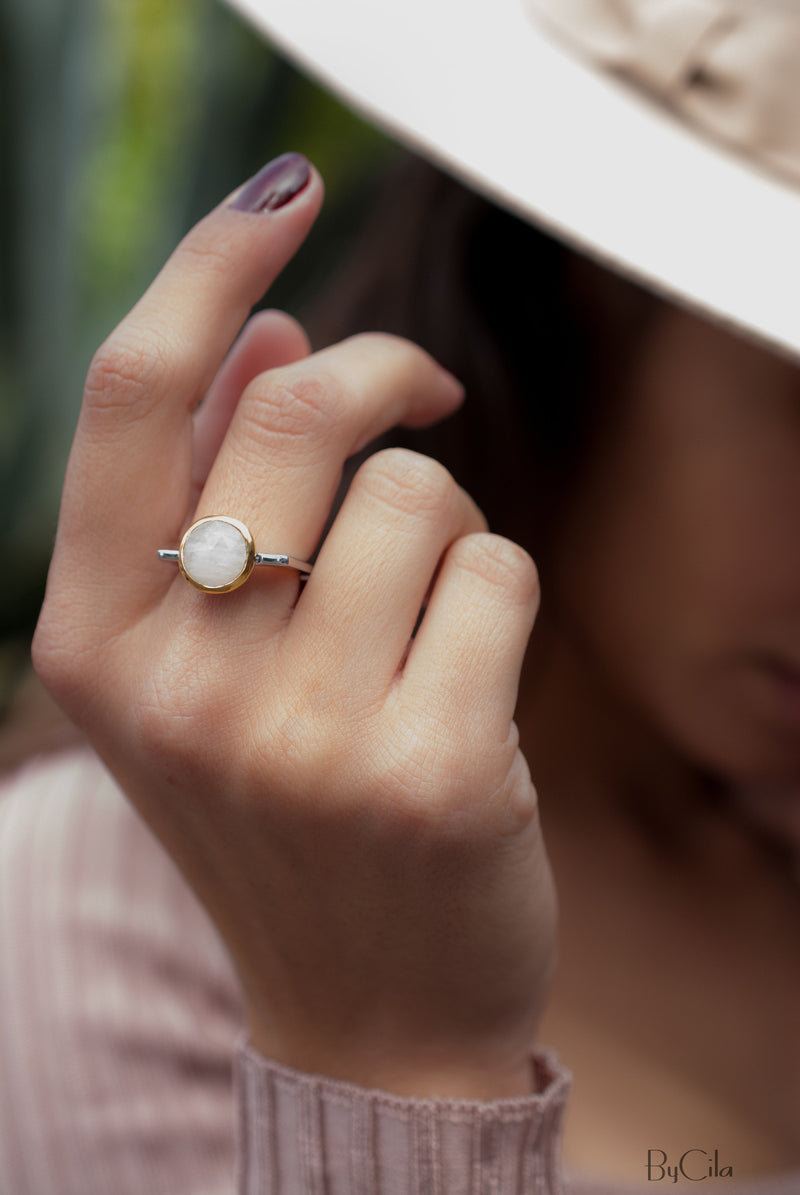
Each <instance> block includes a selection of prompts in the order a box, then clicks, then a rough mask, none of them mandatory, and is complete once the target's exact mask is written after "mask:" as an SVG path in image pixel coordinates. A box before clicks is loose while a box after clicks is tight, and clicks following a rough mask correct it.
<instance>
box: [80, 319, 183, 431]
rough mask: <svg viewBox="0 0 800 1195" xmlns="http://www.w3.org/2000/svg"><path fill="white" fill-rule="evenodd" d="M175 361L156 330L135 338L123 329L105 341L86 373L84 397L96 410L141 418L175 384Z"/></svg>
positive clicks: (88, 404)
mask: <svg viewBox="0 0 800 1195" xmlns="http://www.w3.org/2000/svg"><path fill="white" fill-rule="evenodd" d="M174 372H175V365H174V362H173V360H172V353H171V349H170V346H169V345H168V344H167V343H166V341H165V340H164V337H163V336H162V335H161V334H160V333H158V332H155V331H152V330H150V331H148V332H147V333H146V334H143V335H140V336H139V337H138V338H137V339H136V340H135V341H134V340H133V338H132V337H130V336H126V335H124V334H121V333H120V332H115V333H112V335H111V336H110V337H109V338H108V339H107V340H106V341H104V343H103V344H102V345H101V346H100V348H99V349H98V350H97V352H96V353H95V355H94V357H93V358H92V361H91V364H90V366H89V372H88V373H87V375H86V384H85V387H84V400H85V403H86V406H87V407H88V408H89V409H90V410H92V411H98V412H101V413H102V412H104V411H112V412H114V413H115V414H119V413H123V414H127V415H129V416H130V417H131V418H134V419H136V418H139V417H141V416H142V415H143V414H145V413H146V412H147V411H148V410H149V409H150V408H151V407H152V406H154V405H155V404H156V403H157V402H158V401H159V399H160V398H161V396H162V395H163V394H164V392H165V391H166V390H167V389H169V387H170V386H171V384H172V379H173V375H174Z"/></svg>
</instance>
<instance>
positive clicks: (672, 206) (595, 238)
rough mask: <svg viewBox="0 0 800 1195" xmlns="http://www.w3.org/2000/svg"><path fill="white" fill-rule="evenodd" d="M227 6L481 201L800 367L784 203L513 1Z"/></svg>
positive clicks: (796, 220) (796, 293)
mask: <svg viewBox="0 0 800 1195" xmlns="http://www.w3.org/2000/svg"><path fill="white" fill-rule="evenodd" d="M229 2H230V3H231V4H232V6H233V7H234V8H236V9H238V10H239V11H240V12H241V13H242V14H243V15H244V16H245V17H246V18H247V19H248V20H250V21H251V22H252V23H253V24H254V25H255V26H256V27H257V28H259V29H260V30H261V31H262V32H263V33H264V34H265V35H266V36H267V38H268V39H269V40H270V41H272V42H274V44H275V45H276V47H277V48H279V49H281V50H282V51H284V52H285V53H286V54H287V55H288V56H289V57H290V58H292V59H293V60H295V61H296V62H297V63H298V64H299V65H300V66H301V67H302V68H304V69H305V70H306V71H308V72H309V73H310V74H311V75H313V76H314V77H316V78H317V79H318V80H319V81H320V82H321V83H323V84H324V85H325V86H326V87H328V88H329V89H330V90H331V91H333V92H335V93H336V94H338V95H339V96H340V97H341V98H342V99H343V100H344V101H345V102H346V103H348V104H350V105H351V106H352V107H354V108H355V109H356V110H357V111H359V112H360V113H362V114H363V115H365V116H366V117H367V118H368V119H370V120H372V121H373V122H375V123H377V124H379V125H380V126H381V127H383V128H384V129H385V130H386V131H387V132H389V133H390V134H391V135H393V136H395V137H397V138H398V139H400V140H401V141H403V142H405V143H406V144H408V145H410V146H411V147H413V148H415V149H417V150H418V151H420V152H421V153H423V154H425V155H426V156H428V157H430V158H432V159H433V160H435V161H437V162H438V163H440V164H441V165H442V166H443V167H444V168H445V169H447V170H448V171H450V172H451V173H453V174H454V175H456V176H458V177H460V178H461V179H462V180H463V181H465V182H466V183H468V184H469V185H471V186H473V187H475V188H476V189H477V190H480V191H482V192H483V193H485V194H487V195H488V196H489V197H490V198H492V199H493V200H495V201H497V202H498V203H500V204H502V205H504V206H506V207H508V208H510V209H511V210H513V211H515V212H516V213H518V214H520V215H522V216H523V217H525V218H526V219H529V220H532V221H533V222H535V223H537V224H539V225H541V226H542V227H543V228H545V229H546V230H548V231H550V232H552V233H553V234H555V235H556V236H559V237H561V238H562V239H564V240H566V241H568V242H569V243H571V244H573V245H574V246H576V247H577V248H579V249H582V250H583V251H585V252H588V253H590V254H592V255H593V256H595V257H597V258H598V259H599V260H601V261H603V262H604V263H606V264H608V265H610V266H611V267H612V268H616V269H618V270H621V271H622V272H623V273H625V274H628V275H630V276H632V277H633V278H635V279H636V280H638V281H640V282H642V283H644V284H645V285H647V286H649V287H651V288H653V289H654V290H656V291H658V292H659V293H661V294H663V295H665V296H666V297H668V298H672V299H674V300H676V301H678V302H682V303H684V304H686V305H689V306H690V307H691V308H693V309H695V310H697V311H700V312H701V313H703V314H706V315H710V316H712V317H713V318H715V319H717V320H721V321H723V322H725V323H728V324H730V325H732V326H733V327H734V328H735V329H737V330H740V331H744V332H747V333H750V334H751V335H753V336H755V337H756V338H757V339H759V340H761V341H764V342H766V343H767V344H768V345H769V346H771V347H773V348H775V349H777V350H779V351H783V352H786V353H788V354H790V355H791V356H793V357H795V358H800V193H798V191H797V190H796V189H795V188H793V187H792V186H791V185H789V184H788V183H785V182H783V181H782V180H780V179H778V178H773V177H771V176H770V175H769V174H767V173H766V172H765V171H762V170H760V169H757V168H755V167H751V166H750V165H749V163H747V162H746V161H745V160H744V159H741V158H739V157H738V156H737V155H735V154H734V153H729V152H728V151H727V150H726V149H724V148H722V147H719V146H717V145H716V144H714V143H713V142H711V141H709V140H707V139H706V138H704V137H702V136H700V135H698V134H696V133H695V132H694V131H693V130H691V129H689V128H688V127H687V126H685V125H684V124H683V123H682V122H681V121H680V120H678V119H677V118H676V117H673V116H672V115H671V114H670V113H668V112H666V111H664V110H662V109H661V108H660V107H658V106H657V105H656V104H655V103H652V102H650V101H648V100H647V99H645V98H642V97H640V96H639V95H638V93H637V92H636V91H634V90H633V89H632V88H630V87H628V86H627V85H625V84H623V83H620V82H617V81H616V80H614V79H612V78H610V77H608V76H607V75H605V74H604V73H602V72H601V71H599V70H595V69H593V68H592V67H591V66H589V65H586V64H584V63H583V62H582V61H580V60H579V59H578V58H576V57H573V56H572V55H571V54H570V53H569V52H567V51H566V50H565V49H564V48H562V47H561V46H560V45H558V44H557V43H556V42H555V41H553V40H551V38H550V37H549V36H547V35H545V33H544V32H543V30H542V29H540V28H539V27H538V26H537V24H536V23H535V22H534V21H533V20H532V19H531V17H530V16H529V15H528V14H527V13H526V12H525V10H524V7H523V4H522V0H229ZM300 148H302V147H300ZM512 265H513V263H512ZM520 282H521V283H522V284H524V282H525V280H524V279H521V280H520Z"/></svg>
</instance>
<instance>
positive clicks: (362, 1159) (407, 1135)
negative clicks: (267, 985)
mask: <svg viewBox="0 0 800 1195" xmlns="http://www.w3.org/2000/svg"><path fill="white" fill-rule="evenodd" d="M531 1068H532V1077H533V1090H534V1091H535V1092H537V1094H535V1095H529V1096H521V1097H516V1098H514V1099H500V1100H492V1101H490V1102H483V1101H480V1100H461V1099H458V1100H456V1099H453V1100H450V1099H409V1098H406V1097H404V1096H398V1095H391V1094H389V1093H387V1092H380V1091H372V1090H369V1089H367V1088H362V1087H357V1086H355V1085H354V1084H352V1083H346V1082H343V1081H341V1080H338V1079H328V1078H324V1077H322V1076H320V1075H308V1074H302V1073H301V1072H299V1071H296V1070H292V1069H291V1068H290V1067H287V1066H282V1065H280V1064H279V1063H276V1062H272V1061H270V1060H269V1059H267V1058H264V1057H263V1056H262V1055H261V1054H259V1053H258V1052H257V1051H256V1050H254V1049H253V1047H252V1046H251V1045H250V1044H249V1042H248V1038H247V1034H246V1032H244V1031H243V1032H242V1033H241V1034H240V1035H239V1037H238V1039H237V1042H236V1048H235V1054H234V1082H235V1090H236V1100H237V1126H236V1128H237V1141H236V1145H237V1155H236V1164H237V1183H238V1186H237V1190H238V1192H239V1195H456V1193H458V1195H462V1193H464V1192H467V1191H468V1192H470V1195H558V1192H559V1190H560V1187H559V1182H558V1153H559V1144H560V1134H561V1121H562V1115H563V1111H564V1105H565V1102H566V1098H567V1095H568V1093H569V1087H570V1081H571V1076H570V1074H569V1072H568V1071H567V1070H565V1069H564V1068H563V1067H562V1066H561V1065H560V1063H559V1062H558V1060H557V1058H556V1056H555V1054H553V1053H552V1052H550V1051H547V1050H542V1051H539V1050H537V1051H536V1052H535V1053H532V1054H531Z"/></svg>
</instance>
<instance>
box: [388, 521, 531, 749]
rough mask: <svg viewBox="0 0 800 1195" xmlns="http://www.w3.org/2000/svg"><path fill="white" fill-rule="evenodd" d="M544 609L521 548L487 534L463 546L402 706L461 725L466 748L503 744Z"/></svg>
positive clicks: (407, 674) (425, 623) (448, 565)
mask: <svg viewBox="0 0 800 1195" xmlns="http://www.w3.org/2000/svg"><path fill="white" fill-rule="evenodd" d="M538 603H539V582H538V577H537V573H536V567H535V565H534V563H533V561H532V560H531V558H530V556H528V554H527V552H525V551H524V550H523V549H522V548H520V547H518V545H517V544H515V543H512V542H511V540H508V539H505V538H503V537H502V536H499V535H487V534H477V535H467V536H465V537H463V538H462V539H459V540H457V541H456V542H455V543H454V544H453V546H452V547H451V548H450V549H449V551H448V552H447V554H446V556H445V558H444V561H443V563H442V568H441V572H440V573H439V576H438V579H437V581H436V584H435V585H434V588H433V592H432V594H431V597H430V600H429V602H428V607H427V609H426V611H425V615H424V617H423V619H422V623H421V625H420V628H419V631H418V632H417V635H416V637H415V639H414V642H413V644H412V646H411V651H410V653H409V657H408V661H407V663H406V666H405V669H404V671H403V679H402V682H401V693H402V698H401V700H403V701H404V702H411V703H412V705H413V708H416V709H424V710H426V711H428V712H430V714H431V716H432V717H437V716H439V717H441V718H443V719H446V721H445V723H444V724H445V725H450V726H454V727H456V726H457V727H460V729H461V731H462V733H463V735H464V736H465V737H464V741H465V742H470V741H472V742H474V741H475V740H476V736H477V741H483V742H495V743H497V744H501V743H503V742H504V741H505V740H506V738H507V736H508V732H509V727H510V725H511V722H512V720H513V717H514V710H515V707H516V703H517V692H518V688H519V677H520V671H521V668H522V661H523V658H524V655H525V648H526V647H527V644H528V640H529V638H530V634H531V630H532V628H533V623H534V619H535V617H536V611H537V608H538ZM465 694H468V699H467V700H465V697H464V695H465ZM487 736H488V737H487Z"/></svg>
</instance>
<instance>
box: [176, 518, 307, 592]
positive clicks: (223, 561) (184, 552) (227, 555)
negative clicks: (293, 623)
mask: <svg viewBox="0 0 800 1195" xmlns="http://www.w3.org/2000/svg"><path fill="white" fill-rule="evenodd" d="M158 558H159V560H168V561H171V562H173V563H174V564H177V565H178V568H179V569H180V570H181V573H182V574H183V576H184V577H185V578H186V580H187V581H188V582H189V584H190V585H193V586H194V588H195V589H199V590H201V591H202V592H203V593H230V592H231V590H233V589H238V588H239V586H240V585H243V584H244V582H245V581H246V580H247V578H248V577H249V576H250V574H251V572H252V571H253V569H254V568H255V566H256V565H258V564H263V565H267V566H268V567H270V568H291V569H294V570H295V572H298V573H299V574H300V575H301V577H303V578H305V577H307V576H308V575H309V574H310V572H311V568H312V566H311V565H310V564H309V563H308V561H307V560H300V559H299V557H297V556H289V555H287V554H286V553H283V552H256V550H255V544H254V543H253V537H252V535H251V534H250V532H249V530H248V528H247V527H245V525H244V523H240V522H239V520H238V519H232V518H230V517H229V516H228V515H210V516H208V517H207V518H204V519H198V520H197V521H196V522H194V523H192V525H191V527H189V528H188V529H187V530H186V532H185V533H184V535H183V538H182V539H181V543H180V547H178V548H159V549H158Z"/></svg>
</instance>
